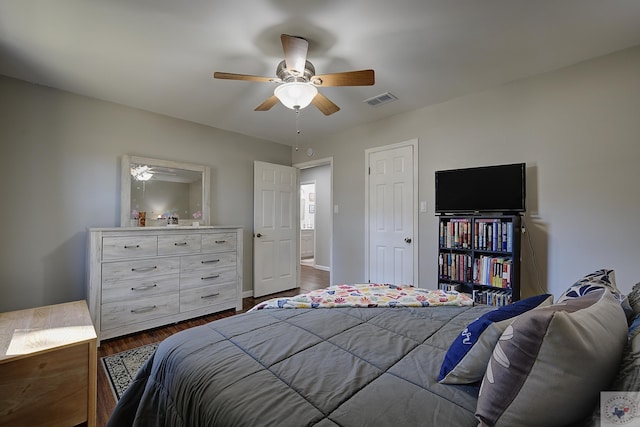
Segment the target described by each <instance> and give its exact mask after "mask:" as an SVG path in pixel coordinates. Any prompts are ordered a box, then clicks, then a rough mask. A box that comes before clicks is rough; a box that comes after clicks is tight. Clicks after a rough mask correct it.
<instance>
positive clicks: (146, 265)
mask: <svg viewBox="0 0 640 427" xmlns="http://www.w3.org/2000/svg"><path fill="white" fill-rule="evenodd" d="M179 272H180V258H178V257H169V258H155V259H141V260H135V261H119V262H105V263H104V264H102V286H106V285H108V284H109V283H114V282H119V281H122V280H132V279H147V278H149V277H155V276H164V275H167V274H177V273H179Z"/></svg>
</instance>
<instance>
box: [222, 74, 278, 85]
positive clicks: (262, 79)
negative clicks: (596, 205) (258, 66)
mask: <svg viewBox="0 0 640 427" xmlns="http://www.w3.org/2000/svg"><path fill="white" fill-rule="evenodd" d="M213 77H214V78H216V79H227V80H249V81H252V82H264V83H271V82H274V81H275V82H278V81H279V80H280V79H276V78H273V77H263V76H251V75H248V74H234V73H221V72H219V71H216V72H215V73H213Z"/></svg>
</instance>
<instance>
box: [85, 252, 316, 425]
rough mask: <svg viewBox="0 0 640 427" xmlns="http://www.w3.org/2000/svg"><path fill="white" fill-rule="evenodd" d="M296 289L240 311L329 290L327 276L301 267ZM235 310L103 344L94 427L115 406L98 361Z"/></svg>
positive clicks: (245, 302) (249, 302) (246, 301)
mask: <svg viewBox="0 0 640 427" xmlns="http://www.w3.org/2000/svg"><path fill="white" fill-rule="evenodd" d="M300 276H301V277H300V278H301V280H300V282H301V283H300V287H299V288H295V289H292V290H290V291H285V292H282V293H279V294H274V295H268V296H266V297H262V298H244V299H243V300H242V305H243V310H242V312H244V311H247V310H249V309H250V308H251V307H253V306H254V305H256V304H258V303H259V302H262V301H264V300H267V299H269V298H273V297H276V296H294V295H298V294H300V293H306V292H309V291H312V290H314V289H320V288H324V287H326V286H329V272H327V271H322V270H318V269H315V268H313V267H311V266H308V265H305V264H302V265H301V274H300ZM236 314H237V312H236V311H235V310H227V311H224V312H222V313H216V314H212V315H209V316H203V317H199V318H196V319H192V320H187V321H185V322H180V323H176V324H173V325H168V326H164V327H161V328H156V329H151V330H148V331H144V332H140V333H137V334H131V335H127V336H125V337H121V338H115V339H111V340H106V341H103V342H102V343H101V344H100V347H99V348H98V404H97V411H98V413H97V426H98V427H103V426H105V425H106V424H107V421H108V420H109V416H110V415H111V412H112V411H113V408H114V407H115V405H116V401H115V398H114V396H113V393H112V392H111V388H110V387H109V382H108V380H107V377H106V375H105V373H104V369H103V368H102V365H101V363H102V362H101V361H100V359H101V358H102V357H104V356H108V355H111V354H115V353H119V352H121V351H125V350H129V349H131V348H135V347H140V346H142V345H145V344H152V343H154V342H159V341H162V340H164V339H165V338H167V337H169V336H171V335H173V334H175V333H176V332H180V331H182V330H184V329H189V328H193V327H194V326H199V325H204V324H206V323H209V322H212V321H214V320H218V319H222V318H225V317H229V316H234V315H236Z"/></svg>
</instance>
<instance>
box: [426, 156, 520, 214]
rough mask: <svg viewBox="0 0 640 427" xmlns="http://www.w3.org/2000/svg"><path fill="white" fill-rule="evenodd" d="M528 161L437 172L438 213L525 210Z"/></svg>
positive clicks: (436, 205) (436, 208)
mask: <svg viewBox="0 0 640 427" xmlns="http://www.w3.org/2000/svg"><path fill="white" fill-rule="evenodd" d="M525 175H526V164H525V163H514V164H508V165H495V166H482V167H475V168H466V169H450V170H441V171H436V203H435V211H436V213H440V214H442V213H482V212H498V213H502V212H503V213H509V212H513V213H515V212H524V211H525V210H526V208H525V189H526V185H525V184H526V182H525Z"/></svg>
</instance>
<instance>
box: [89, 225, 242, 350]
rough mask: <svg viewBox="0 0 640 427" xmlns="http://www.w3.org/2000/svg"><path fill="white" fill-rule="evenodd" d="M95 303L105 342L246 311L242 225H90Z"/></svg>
mask: <svg viewBox="0 0 640 427" xmlns="http://www.w3.org/2000/svg"><path fill="white" fill-rule="evenodd" d="M88 251H89V255H88V259H89V260H88V279H87V286H88V289H87V302H88V305H89V311H90V312H91V317H92V319H93V323H94V325H95V327H96V331H97V334H98V343H99V342H100V340H104V339H108V338H114V337H118V336H122V335H126V334H130V333H133V332H138V331H142V330H145V329H149V328H154V327H157V326H162V325H166V324H169V323H174V322H179V321H182V320H186V319H190V318H194V317H198V316H203V315H205V314H210V313H215V312H219V311H223V310H228V309H231V308H235V309H236V310H237V311H240V310H242V228H238V227H219V226H200V227H190V226H178V227H171V228H166V227H145V228H138V227H132V228H90V229H89V244H88Z"/></svg>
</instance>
